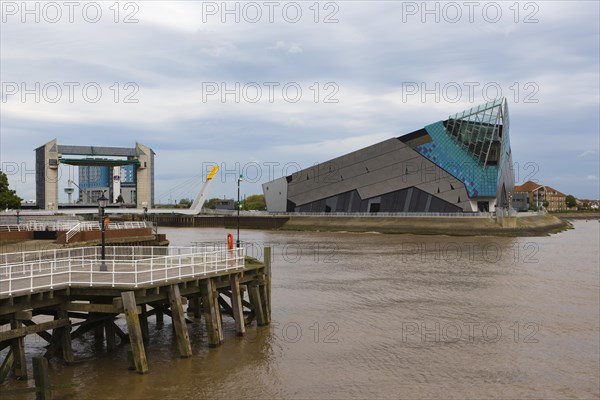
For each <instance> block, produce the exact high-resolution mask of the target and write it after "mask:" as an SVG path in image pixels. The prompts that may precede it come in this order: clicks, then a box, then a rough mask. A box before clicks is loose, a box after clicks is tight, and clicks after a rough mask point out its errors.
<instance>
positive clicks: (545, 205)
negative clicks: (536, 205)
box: [542, 200, 550, 208]
mask: <svg viewBox="0 0 600 400" xmlns="http://www.w3.org/2000/svg"><path fill="white" fill-rule="evenodd" d="M542 205H543V206H544V208H548V206H549V205H550V203H548V200H544V202H543V203H542Z"/></svg>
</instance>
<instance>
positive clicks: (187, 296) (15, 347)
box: [0, 248, 271, 381]
mask: <svg viewBox="0 0 600 400" xmlns="http://www.w3.org/2000/svg"><path fill="white" fill-rule="evenodd" d="M146 250H148V248H146ZM86 251H87V250H86ZM126 251H128V250H123V249H120V250H115V251H114V253H113V254H112V258H111V257H107V259H106V260H105V264H106V271H101V270H100V269H101V268H100V264H101V260H100V259H98V258H97V257H96V253H94V254H93V255H90V254H83V253H84V252H83V251H82V254H80V256H77V254H76V253H73V252H72V253H70V257H62V254H60V252H59V253H54V254H53V257H49V256H48V254H45V255H44V256H43V257H42V255H40V254H36V255H32V254H28V255H27V256H22V257H21V262H20V263H19V262H16V259H15V257H16V258H18V256H13V258H11V257H5V258H4V263H3V264H0V279H1V281H0V328H1V330H0V350H2V349H5V348H7V347H10V350H9V351H8V354H6V356H5V357H4V362H3V363H2V366H1V367H0V381H3V380H4V379H6V377H7V376H8V375H9V372H10V371H12V373H13V375H14V376H15V377H17V378H20V379H24V378H27V368H26V362H25V347H24V346H25V341H24V338H25V336H27V335H30V334H37V335H39V336H40V337H42V338H43V339H44V340H46V341H47V342H48V343H49V346H48V350H47V351H46V353H45V354H44V356H46V357H47V358H51V357H54V356H60V357H61V358H62V359H63V360H64V361H65V363H67V364H70V363H72V362H73V361H74V359H73V351H72V347H71V341H72V340H76V339H77V338H78V337H80V336H81V335H83V334H84V333H86V332H89V331H90V330H93V331H95V332H96V337H97V338H100V340H103V341H105V342H106V347H107V349H108V350H113V349H114V348H115V346H116V345H117V341H118V340H117V339H119V340H120V343H121V344H125V343H129V344H130V346H131V362H132V364H133V367H134V369H135V370H136V371H137V372H139V373H146V372H148V369H149V366H148V362H147V359H146V355H145V346H146V345H147V343H148V335H149V334H148V318H151V317H152V318H156V320H157V321H162V320H163V318H164V315H165V314H166V315H167V316H169V317H170V318H171V320H172V323H173V327H174V332H175V339H176V341H177V344H178V350H179V356H181V357H189V356H191V354H192V351H191V345H190V339H189V334H188V330H187V324H186V313H187V318H202V317H203V318H204V319H205V323H206V332H207V336H208V344H209V346H211V347H216V346H219V345H220V344H221V343H222V342H223V329H222V321H221V320H222V318H223V314H225V315H228V316H230V317H231V318H233V319H234V320H235V326H236V332H237V334H238V335H244V334H245V331H246V326H247V325H248V324H250V323H252V322H253V321H254V320H256V322H257V324H258V325H267V324H269V323H270V311H271V296H270V276H271V272H270V271H271V263H270V257H271V255H270V254H271V252H270V249H269V248H265V253H264V254H265V262H258V261H257V260H250V259H246V258H245V257H244V254H243V249H236V250H227V249H225V250H213V251H202V252H201V251H198V249H195V248H189V249H188V250H185V251H183V250H181V249H179V250H178V253H179V254H177V253H175V254H171V253H173V252H174V250H173V249H171V250H167V251H165V249H164V248H160V249H152V252H154V251H156V253H153V254H151V256H150V257H149V256H148V254H147V253H148V251H139V250H136V251H138V253H137V254H127V255H123V254H121V253H123V252H126ZM46 256H48V257H46ZM35 257H37V260H36V259H34V258H35ZM45 257H46V258H45ZM246 293H247V295H246ZM246 296H247V298H246ZM120 314H124V315H125V320H126V322H127V332H123V331H122V330H121V329H120V328H119V326H118V325H116V324H115V322H114V321H115V318H117V317H118V316H119V315H120ZM37 316H46V317H45V319H48V317H47V316H51V317H52V318H53V319H52V320H50V321H45V322H39V320H37V319H36V317H37ZM123 368H126V366H123Z"/></svg>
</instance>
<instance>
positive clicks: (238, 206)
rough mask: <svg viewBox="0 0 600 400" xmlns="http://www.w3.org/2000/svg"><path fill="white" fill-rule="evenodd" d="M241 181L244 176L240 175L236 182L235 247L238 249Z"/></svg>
mask: <svg viewBox="0 0 600 400" xmlns="http://www.w3.org/2000/svg"><path fill="white" fill-rule="evenodd" d="M243 180H244V175H240V177H239V178H238V181H237V189H238V193H237V194H238V196H237V241H236V247H240V208H242V205H241V204H240V182H241V181H243Z"/></svg>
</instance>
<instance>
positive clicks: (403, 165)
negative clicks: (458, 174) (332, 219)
mask: <svg viewBox="0 0 600 400" xmlns="http://www.w3.org/2000/svg"><path fill="white" fill-rule="evenodd" d="M307 177H308V179H307ZM292 178H293V179H292V181H291V182H290V183H289V186H288V198H289V199H290V200H291V201H293V202H294V203H296V204H298V205H302V204H306V203H311V202H314V201H316V200H319V199H323V198H329V197H332V196H334V195H337V194H340V193H345V192H349V191H352V190H354V189H357V191H358V194H359V195H360V197H361V199H369V198H373V197H375V196H379V195H382V194H385V193H389V192H393V191H397V190H401V189H405V188H408V187H413V186H418V187H419V188H420V189H421V190H423V191H425V192H427V193H430V194H432V195H434V196H438V197H440V198H442V199H443V200H445V201H447V202H449V203H452V204H455V203H456V202H457V200H458V199H460V200H461V203H464V202H466V204H468V196H467V192H466V190H465V188H464V184H463V183H462V182H461V181H459V180H458V179H456V178H455V177H453V176H451V175H449V174H448V173H446V172H445V171H443V170H442V169H440V168H439V167H438V166H437V165H435V164H434V163H432V162H431V161H429V160H428V159H426V158H425V157H423V156H422V155H420V154H419V153H418V152H416V151H415V150H413V149H412V148H411V147H410V146H407V145H406V144H404V143H403V142H401V141H400V140H397V139H396V138H393V139H389V140H385V141H383V142H380V143H377V144H375V145H373V146H369V147H367V148H365V149H363V150H358V151H355V152H352V153H349V154H346V155H344V156H341V157H337V158H334V159H332V160H329V161H326V162H324V163H321V164H318V165H315V166H313V167H310V168H307V169H304V170H302V171H298V172H296V173H295V174H293V175H292ZM452 187H453V188H454V189H452ZM438 189H439V192H438ZM449 192H452V193H449ZM352 208H354V207H352Z"/></svg>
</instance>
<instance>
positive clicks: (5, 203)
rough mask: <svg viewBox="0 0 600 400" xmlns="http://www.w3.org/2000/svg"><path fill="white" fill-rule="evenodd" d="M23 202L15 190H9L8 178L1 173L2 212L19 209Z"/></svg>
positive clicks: (0, 204)
mask: <svg viewBox="0 0 600 400" xmlns="http://www.w3.org/2000/svg"><path fill="white" fill-rule="evenodd" d="M21 200H22V199H21V198H20V197H19V196H17V193H16V192H15V191H14V190H10V189H9V188H8V177H7V176H6V174H5V173H4V172H2V171H0V210H4V209H6V208H9V209H13V208H18V207H19V206H20V205H21Z"/></svg>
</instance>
